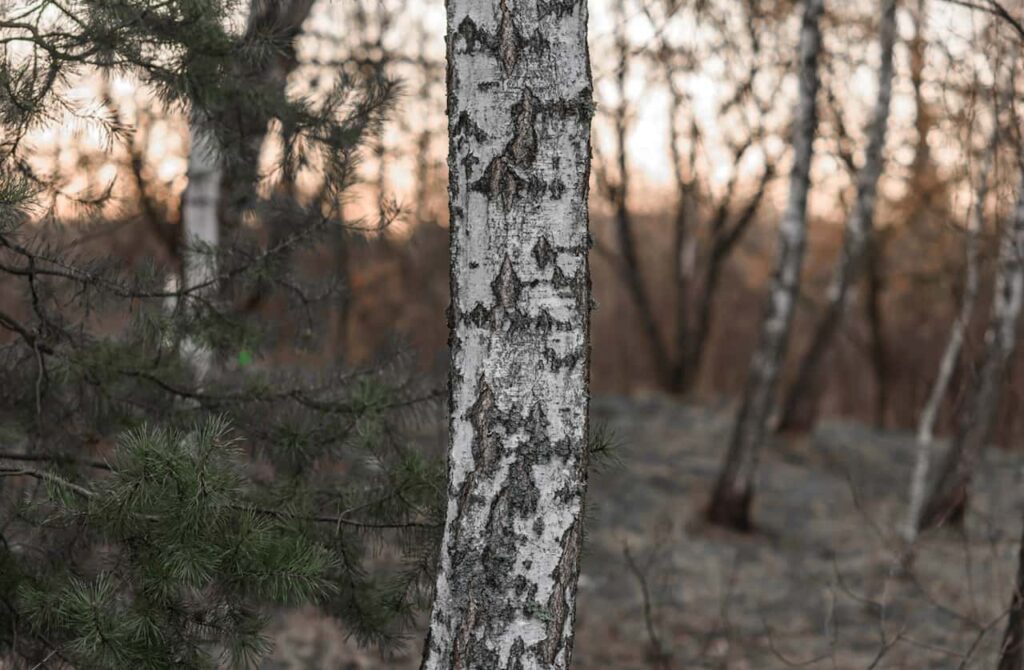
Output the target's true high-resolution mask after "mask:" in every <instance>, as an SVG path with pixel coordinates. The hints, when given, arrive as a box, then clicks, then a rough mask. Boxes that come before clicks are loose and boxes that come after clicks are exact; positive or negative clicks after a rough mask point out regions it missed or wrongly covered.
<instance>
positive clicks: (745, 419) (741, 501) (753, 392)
mask: <svg viewBox="0 0 1024 670" xmlns="http://www.w3.org/2000/svg"><path fill="white" fill-rule="evenodd" d="M823 12H824V1H823V0H805V4H804V14H803V20H802V24H801V29H800V46H799V57H800V61H799V71H798V76H799V83H800V85H799V100H798V102H797V113H796V120H795V123H794V126H793V137H792V145H793V167H792V170H791V172H790V190H789V200H788V203H787V205H786V211H785V213H784V214H783V217H782V221H781V222H780V224H779V251H778V258H777V260H776V266H775V275H774V278H773V280H772V286H771V289H770V295H769V300H768V307H767V310H766V312H765V316H764V322H763V324H762V329H761V340H760V343H759V344H758V348H757V350H756V351H755V352H754V355H753V358H752V360H751V363H750V372H749V377H748V379H747V383H746V388H745V389H744V394H743V400H742V404H741V406H740V410H739V413H738V415H737V417H736V424H735V426H734V428H733V434H732V438H731V440H730V443H729V450H728V453H727V455H726V459H725V463H724V464H723V467H722V470H721V473H720V475H719V478H718V481H717V483H716V485H715V490H714V493H713V495H712V498H711V504H710V506H709V507H708V510H707V517H708V520H709V521H710V522H712V523H715V524H719V525H723V526H729V527H731V528H736V529H739V530H747V529H750V528H751V526H752V524H751V518H750V505H751V500H752V497H753V486H754V476H755V474H756V470H757V461H758V452H759V451H760V448H761V443H762V442H763V441H764V434H765V429H766V424H767V421H768V417H769V413H770V412H771V409H772V406H773V404H774V401H775V395H776V393H775V390H776V384H777V381H778V375H779V368H780V367H781V365H782V362H783V360H784V359H785V354H786V346H787V344H788V342H789V333H790V326H791V324H792V320H793V312H794V310H795V307H796V299H797V294H798V292H799V285H800V271H801V267H802V265H803V255H804V246H805V240H806V234H807V196H808V192H809V191H810V186H811V176H810V171H811V160H812V157H813V153H814V152H813V144H814V137H815V135H816V133H817V125H818V107H817V96H818V87H819V78H818V58H819V55H820V53H821V16H822V14H823Z"/></svg>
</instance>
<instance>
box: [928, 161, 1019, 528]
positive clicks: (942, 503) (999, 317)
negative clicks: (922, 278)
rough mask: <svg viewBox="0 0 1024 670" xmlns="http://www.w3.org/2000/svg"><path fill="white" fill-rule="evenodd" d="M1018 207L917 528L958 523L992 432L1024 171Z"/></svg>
mask: <svg viewBox="0 0 1024 670" xmlns="http://www.w3.org/2000/svg"><path fill="white" fill-rule="evenodd" d="M1018 188H1019V192H1018V194H1017V206H1016V208H1015V211H1014V213H1013V216H1012V217H1011V220H1010V221H1008V222H1007V223H1006V225H1004V227H1003V232H1002V234H1001V235H1000V239H999V265H998V270H997V273H998V274H997V275H996V286H995V295H994V297H993V307H992V316H991V317H990V319H989V324H988V330H987V331H986V332H985V354H984V360H983V362H982V364H981V370H980V371H979V372H978V377H977V380H976V382H975V385H974V394H973V396H972V397H971V399H970V404H969V405H967V406H966V407H965V410H964V412H963V414H962V415H961V422H960V426H959V429H958V430H957V433H956V436H955V438H954V440H953V445H952V447H951V448H950V450H949V452H948V453H947V454H946V458H945V460H944V461H943V463H942V466H941V468H940V470H939V477H938V479H937V480H936V482H935V485H934V486H933V488H932V489H931V492H930V494H929V496H928V498H927V502H925V504H924V506H923V508H922V510H921V515H920V517H919V519H918V524H917V527H918V530H919V531H921V530H926V529H929V528H934V527H936V526H940V525H942V524H944V523H946V522H950V523H959V522H960V521H962V519H963V514H964V511H965V510H966V506H967V489H968V486H969V485H970V482H971V477H972V475H973V473H974V467H975V464H976V462H977V460H978V458H979V457H980V455H981V450H982V449H983V448H984V447H985V444H986V443H987V442H988V439H989V437H990V436H991V433H992V425H993V423H994V422H995V417H996V412H997V410H998V409H999V400H1000V396H1001V395H1002V386H1003V376H1004V375H1005V373H1006V366H1007V363H1008V362H1009V360H1010V356H1011V354H1012V353H1013V349H1014V346H1015V344H1016V340H1017V322H1018V320H1019V317H1020V311H1021V302H1022V299H1024V259H1022V257H1021V254H1022V253H1024V173H1022V175H1021V182H1020V186H1019V187H1018Z"/></svg>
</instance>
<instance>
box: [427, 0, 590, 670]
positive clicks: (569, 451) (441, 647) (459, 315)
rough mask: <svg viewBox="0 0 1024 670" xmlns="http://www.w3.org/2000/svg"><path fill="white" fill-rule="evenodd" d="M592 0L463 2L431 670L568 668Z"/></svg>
mask: <svg viewBox="0 0 1024 670" xmlns="http://www.w3.org/2000/svg"><path fill="white" fill-rule="evenodd" d="M586 25H587V11H586V3H585V1H584V0H574V1H568V2H567V1H564V0H563V1H561V2H558V3H550V2H548V3H545V2H538V1H537V0H488V1H480V0H450V1H449V2H448V118H449V157H448V161H449V200H450V202H449V211H450V215H451V217H450V218H451V233H450V234H451V242H450V244H451V292H452V293H451V307H450V311H449V317H450V327H451V329H452V333H451V338H450V346H451V377H450V397H449V401H450V406H449V411H450V419H449V420H450V435H449V439H450V444H449V460H448V477H449V481H448V497H449V500H448V510H447V522H446V526H445V533H444V539H443V546H442V551H441V555H440V566H439V567H440V569H439V575H438V579H437V588H436V596H435V603H434V607H433V612H432V616H431V625H430V634H429V636H428V639H427V643H426V647H425V649H424V658H423V666H422V667H423V668H428V669H435V668H438V669H439V668H445V669H449V668H451V669H457V668H488V669H491V668H523V669H525V668H567V667H569V665H570V661H571V656H572V622H573V613H574V608H575V593H576V578H577V573H578V562H579V554H580V542H581V536H582V532H581V518H580V517H581V512H582V503H583V494H584V490H585V486H586V444H587V430H588V425H587V412H588V378H589V371H588V370H589V346H590V344H589V324H588V318H589V311H590V305H591V301H590V280H589V272H588V266H587V251H588V249H589V236H588V234H587V191H588V183H589V160H590V118H591V116H592V113H593V105H592V102H591V97H592V95H591V78H590V66H589V61H588V56H587V41H586Z"/></svg>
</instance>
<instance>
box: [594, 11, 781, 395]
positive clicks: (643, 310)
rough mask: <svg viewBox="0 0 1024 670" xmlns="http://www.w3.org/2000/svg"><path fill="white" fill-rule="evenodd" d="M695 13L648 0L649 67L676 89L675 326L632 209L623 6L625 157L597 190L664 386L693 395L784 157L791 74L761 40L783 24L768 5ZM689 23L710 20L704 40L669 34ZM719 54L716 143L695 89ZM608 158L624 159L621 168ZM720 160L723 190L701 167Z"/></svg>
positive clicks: (618, 126) (630, 51) (620, 154)
mask: <svg viewBox="0 0 1024 670" xmlns="http://www.w3.org/2000/svg"><path fill="white" fill-rule="evenodd" d="M658 8H661V11H660V13H659V12H658V11H657V9H658ZM685 9H686V8H685V7H684V6H683V5H681V4H679V3H675V2H664V3H653V4H650V3H645V4H644V5H643V6H642V7H641V10H642V12H643V14H644V16H645V17H646V19H647V21H648V23H649V25H650V26H651V28H652V29H654V32H655V38H654V39H653V40H651V42H650V43H649V44H647V45H645V47H644V55H645V56H647V58H646V59H645V62H647V63H648V64H650V65H651V66H652V67H651V68H650V70H651V74H652V75H653V76H654V78H655V79H656V80H657V81H658V83H659V84H660V83H661V82H664V83H665V84H667V88H668V92H669V94H670V102H669V131H668V132H669V137H668V145H669V152H670V156H671V160H672V170H673V178H674V186H675V196H676V204H675V210H674V212H673V215H672V244H671V246H670V247H669V252H670V253H671V257H672V262H671V264H670V266H671V268H672V277H671V283H672V290H673V292H674V294H675V304H674V309H673V313H674V322H675V323H674V327H675V328H674V333H673V332H672V331H667V332H662V329H661V328H659V320H658V316H657V313H656V311H657V310H656V309H655V306H654V300H653V295H652V291H651V290H650V289H649V288H648V286H647V284H646V281H645V279H646V278H645V277H644V273H643V268H642V265H643V264H642V263H641V261H640V255H641V254H640V253H639V251H638V245H637V225H636V219H635V217H634V215H633V212H632V210H631V208H630V204H629V185H630V183H631V179H630V173H631V170H632V167H631V165H630V161H629V156H628V154H627V144H628V141H627V136H628V133H629V131H630V129H631V126H632V123H633V119H632V116H633V109H632V105H631V104H630V103H629V100H628V99H627V95H626V84H627V80H628V76H629V73H630V72H631V69H632V64H633V61H634V59H636V57H637V54H636V50H635V47H634V46H633V45H631V44H630V43H629V41H628V40H627V36H626V24H627V21H626V17H625V8H624V6H623V4H621V3H620V4H618V5H616V12H617V23H616V27H615V33H614V38H615V52H616V54H617V63H618V65H617V67H616V68H615V70H614V72H613V73H612V76H611V79H612V80H613V81H614V83H615V87H614V88H615V90H616V91H617V100H616V102H615V104H614V105H612V106H611V110H610V112H609V121H610V122H611V126H612V128H613V131H614V135H615V154H614V156H613V157H611V158H610V160H608V161H602V160H598V161H597V165H596V167H595V172H596V175H597V185H598V187H599V192H600V193H601V194H602V195H603V196H604V197H605V199H606V200H607V201H608V202H609V204H610V205H611V206H612V209H613V211H614V228H615V239H616V243H617V247H618V256H619V258H618V259H617V260H618V261H619V262H617V263H615V265H614V269H615V270H616V271H617V273H618V275H619V277H620V278H621V280H622V282H623V284H624V285H625V286H626V288H627V290H628V292H629V295H630V298H631V299H632V301H633V304H634V306H635V308H636V310H637V314H638V316H639V321H640V327H641V330H642V331H643V337H644V340H645V342H646V344H647V348H648V350H649V351H650V355H651V362H652V363H653V365H654V367H655V369H656V372H657V374H658V380H659V383H660V385H661V386H662V387H663V388H664V389H666V390H668V391H670V392H674V393H689V392H690V391H692V390H693V387H694V385H695V384H696V382H697V380H698V377H699V372H700V365H701V362H702V359H703V355H704V351H705V345H706V344H707V341H708V335H709V333H710V332H711V328H712V325H713V323H714V308H715V298H716V297H717V294H718V289H719V287H720V285H721V279H722V273H723V270H724V269H725V266H726V263H727V262H728V260H729V258H730V257H731V255H732V253H733V252H734V251H735V249H736V247H737V245H738V243H739V242H740V241H741V240H742V239H743V236H744V234H745V233H746V232H747V231H748V230H749V229H750V225H751V223H753V221H754V219H755V217H756V215H757V213H758V211H759V208H760V206H761V204H762V203H763V201H764V196H765V195H766V193H767V189H768V186H769V184H770V182H771V180H772V179H773V178H774V177H775V163H776V157H775V156H773V155H771V154H770V153H769V149H768V145H769V142H768V140H769V139H771V138H773V137H777V136H779V135H781V131H780V130H779V129H776V128H774V127H773V121H772V116H771V115H772V111H773V110H772V104H773V102H774V101H775V99H776V96H775V95H774V94H775V91H776V90H777V88H778V81H777V80H778V79H780V78H781V77H783V76H784V68H780V67H778V65H779V64H780V63H779V61H781V60H782V59H781V58H779V57H778V54H775V53H772V52H770V51H769V50H767V49H765V48H763V44H762V42H763V40H764V34H763V33H765V32H767V31H766V30H765V28H766V26H772V27H774V26H776V25H777V23H776V22H775V19H774V17H771V16H768V15H765V14H764V13H762V10H761V7H760V5H759V4H758V3H756V2H743V3H739V7H737V6H736V5H735V4H734V3H728V4H726V5H720V4H719V3H704V4H701V5H698V6H696V7H695V8H694V12H693V13H692V14H687V13H686V11H685ZM688 20H694V21H698V22H700V23H701V25H702V26H704V29H703V31H702V36H701V38H700V39H699V40H694V39H689V38H692V36H690V35H689V34H688V33H687V37H688V38H687V39H683V40H678V39H673V38H671V37H670V33H674V32H676V31H673V30H672V28H673V27H675V26H676V23H677V22H678V23H679V24H681V25H685V22H686V21H688ZM697 42H699V43H697ZM709 54H715V57H716V58H721V59H723V60H725V61H726V63H727V65H726V68H725V69H726V70H727V71H728V72H729V73H730V77H729V80H728V81H720V82H719V85H718V86H717V87H716V98H717V101H716V109H715V115H714V116H715V118H716V119H717V120H718V123H719V125H720V126H725V130H724V132H723V133H722V135H723V137H722V138H721V140H720V143H721V144H722V146H721V147H718V146H717V145H715V146H709V144H710V142H709V140H708V133H707V131H706V129H705V128H704V123H702V121H701V120H700V119H699V118H698V115H697V114H696V112H695V106H696V105H695V100H694V98H693V96H692V92H691V90H690V89H689V83H690V82H689V79H690V78H692V77H696V76H698V75H700V73H701V65H700V64H701V62H702V61H703V60H704V59H706V58H708V55H709ZM773 59H774V60H773ZM719 148H720V149H721V151H720V152H719V151H718V149H719ZM719 154H721V155H719ZM723 157H724V159H725V160H724V162H723V160H722V159H723ZM607 163H614V166H615V167H614V170H612V169H609V165H608V164H607ZM715 165H720V167H721V168H724V169H726V171H727V172H728V177H727V178H726V180H725V183H724V184H723V185H722V187H721V188H720V189H715V188H714V187H713V185H712V184H711V183H710V182H711V179H710V175H709V174H699V172H700V171H701V170H702V169H706V170H707V171H708V172H710V171H712V168H713V167H714V166H715ZM757 171H759V172H757ZM751 172H755V173H756V174H757V176H756V177H755V178H754V179H753V180H752V183H751V184H744V183H742V182H741V180H740V176H741V174H744V173H746V174H748V175H749V174H750V173H751ZM613 174H614V175H615V176H613ZM716 190H717V191H718V193H717V194H716V192H715V191H716ZM609 255H610V252H609Z"/></svg>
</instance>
